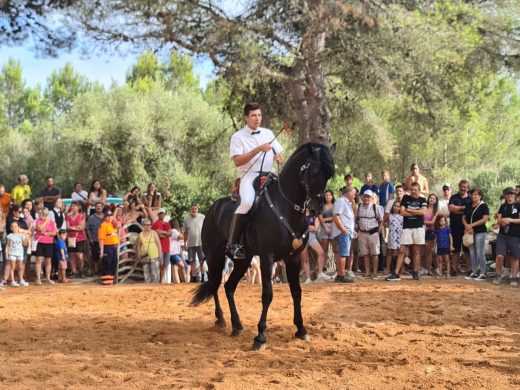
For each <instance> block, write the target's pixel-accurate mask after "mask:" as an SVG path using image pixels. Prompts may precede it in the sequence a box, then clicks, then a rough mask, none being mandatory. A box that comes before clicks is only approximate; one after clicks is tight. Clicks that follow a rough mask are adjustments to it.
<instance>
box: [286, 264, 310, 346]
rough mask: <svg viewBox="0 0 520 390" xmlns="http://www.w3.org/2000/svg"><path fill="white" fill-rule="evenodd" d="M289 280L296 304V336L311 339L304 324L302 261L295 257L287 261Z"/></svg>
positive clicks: (306, 339) (294, 303)
mask: <svg viewBox="0 0 520 390" xmlns="http://www.w3.org/2000/svg"><path fill="white" fill-rule="evenodd" d="M285 265H286V271H287V280H288V281H289V287H290V289H291V296H292V299H293V306H294V320H293V322H294V325H296V327H297V328H298V331H297V332H296V333H295V336H296V337H298V338H299V339H302V340H305V341H309V340H310V339H311V338H310V336H309V333H308V332H307V329H305V326H303V317H302V305H301V301H302V289H301V287H300V263H299V262H295V261H294V259H290V260H289V261H287V262H286V264H285Z"/></svg>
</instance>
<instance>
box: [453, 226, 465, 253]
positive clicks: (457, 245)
mask: <svg viewBox="0 0 520 390" xmlns="http://www.w3.org/2000/svg"><path fill="white" fill-rule="evenodd" d="M462 236H464V228H462V229H457V228H455V229H453V228H452V229H451V237H452V238H453V248H454V249H455V251H454V253H460V251H461V250H462V251H463V252H464V253H469V248H467V247H465V246H464V245H462Z"/></svg>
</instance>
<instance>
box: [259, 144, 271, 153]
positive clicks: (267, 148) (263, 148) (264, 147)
mask: <svg viewBox="0 0 520 390" xmlns="http://www.w3.org/2000/svg"><path fill="white" fill-rule="evenodd" d="M256 148H257V149H258V151H259V152H268V151H270V150H271V144H269V143H267V144H262V145H258V146H257V147H256Z"/></svg>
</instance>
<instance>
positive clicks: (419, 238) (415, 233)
mask: <svg viewBox="0 0 520 390" xmlns="http://www.w3.org/2000/svg"><path fill="white" fill-rule="evenodd" d="M424 236H425V233H424V228H423V227H420V228H412V229H403V232H402V233H401V245H424V242H425V241H424V238H425V237H424Z"/></svg>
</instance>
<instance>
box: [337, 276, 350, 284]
mask: <svg viewBox="0 0 520 390" xmlns="http://www.w3.org/2000/svg"><path fill="white" fill-rule="evenodd" d="M334 282H336V283H354V279H351V278H347V277H346V276H339V275H336V277H335V278H334Z"/></svg>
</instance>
